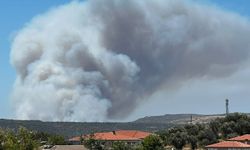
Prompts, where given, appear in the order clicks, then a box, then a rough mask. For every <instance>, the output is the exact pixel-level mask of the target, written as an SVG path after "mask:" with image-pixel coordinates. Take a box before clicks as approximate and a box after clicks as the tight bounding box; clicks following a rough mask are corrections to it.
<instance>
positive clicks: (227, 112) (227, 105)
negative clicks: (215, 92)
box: [226, 99, 229, 116]
mask: <svg viewBox="0 0 250 150" xmlns="http://www.w3.org/2000/svg"><path fill="white" fill-rule="evenodd" d="M228 114H229V100H228V99H226V116H228Z"/></svg>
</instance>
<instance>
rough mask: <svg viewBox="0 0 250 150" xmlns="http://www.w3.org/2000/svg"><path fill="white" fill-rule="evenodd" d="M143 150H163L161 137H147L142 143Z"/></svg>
mask: <svg viewBox="0 0 250 150" xmlns="http://www.w3.org/2000/svg"><path fill="white" fill-rule="evenodd" d="M142 149H143V150H163V149H164V147H163V144H162V141H161V139H160V137H159V136H157V135H150V136H148V137H146V138H145V139H144V140H143V142H142Z"/></svg>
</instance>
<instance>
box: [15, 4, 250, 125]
mask: <svg viewBox="0 0 250 150" xmlns="http://www.w3.org/2000/svg"><path fill="white" fill-rule="evenodd" d="M249 25H250V23H249V21H248V20H246V19H244V18H243V17H240V16H238V15H236V14H233V13H229V12H224V11H220V10H218V9H216V8H210V7H207V6H202V5H198V4H195V3H194V2H190V1H189V2H188V1H185V2H184V1H181V0H136V1H135V0H125V1H124V0H108V1H103V0H91V1H90V0H89V1H86V2H72V3H70V4H67V5H65V6H61V7H58V8H56V9H54V10H51V11H49V12H48V13H46V14H43V15H40V16H37V17H35V18H34V19H33V20H32V21H31V22H30V23H29V24H27V25H26V27H25V28H23V29H22V30H21V31H20V32H19V33H18V34H17V36H16V37H15V39H14V41H13V45H12V51H11V62H12V64H13V66H14V67H15V69H16V71H17V79H16V83H15V86H14V90H13V94H12V100H13V102H14V104H15V110H16V115H17V117H18V118H20V119H41V120H52V121H104V120H108V119H115V118H118V117H125V116H127V115H128V114H129V113H130V112H132V111H133V109H134V108H135V107H136V105H137V104H139V103H141V102H142V101H143V99H144V98H145V97H146V96H149V95H151V94H152V93H154V92H156V91H157V90H159V89H161V88H169V85H171V86H175V85H177V84H180V83H181V82H184V81H186V80H188V79H190V78H198V77H203V76H208V77H224V76H226V75H230V74H231V73H233V72H235V71H236V70H237V68H238V67H239V66H240V64H241V63H244V62H245V61H246V60H247V59H248V56H249V51H250V42H249V41H250V28H249V27H250V26H249Z"/></svg>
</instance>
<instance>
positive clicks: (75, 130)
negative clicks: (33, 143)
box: [0, 119, 173, 137]
mask: <svg viewBox="0 0 250 150" xmlns="http://www.w3.org/2000/svg"><path fill="white" fill-rule="evenodd" d="M172 126H173V124H169V123H136V122H127V123H116V122H112V123H107V122H106V123H105V122H103V123H100V122H92V123H86V122H43V121H22V120H6V119H0V128H4V129H6V128H8V129H14V130H17V129H18V128H19V127H25V128H27V129H29V130H33V131H40V132H46V133H49V134H57V135H63V136H65V137H72V136H76V135H81V134H90V133H94V132H103V131H112V130H121V129H124V130H142V131H149V132H155V131H159V130H163V129H166V128H169V127H172Z"/></svg>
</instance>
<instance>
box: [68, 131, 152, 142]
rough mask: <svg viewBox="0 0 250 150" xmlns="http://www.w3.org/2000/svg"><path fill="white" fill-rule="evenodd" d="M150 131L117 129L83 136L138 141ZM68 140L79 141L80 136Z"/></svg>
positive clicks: (97, 138) (108, 139)
mask: <svg viewBox="0 0 250 150" xmlns="http://www.w3.org/2000/svg"><path fill="white" fill-rule="evenodd" d="M150 134H151V133H148V132H143V131H136V130H118V131H113V132H102V133H95V134H94V135H85V136H84V138H90V137H91V136H92V137H91V138H94V139H96V140H107V141H139V140H142V139H144V138H145V137H147V136H149V135H150ZM69 141H80V137H74V138H72V139H69Z"/></svg>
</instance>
